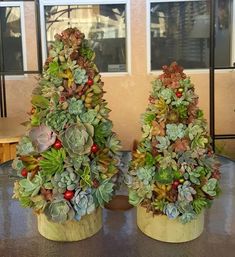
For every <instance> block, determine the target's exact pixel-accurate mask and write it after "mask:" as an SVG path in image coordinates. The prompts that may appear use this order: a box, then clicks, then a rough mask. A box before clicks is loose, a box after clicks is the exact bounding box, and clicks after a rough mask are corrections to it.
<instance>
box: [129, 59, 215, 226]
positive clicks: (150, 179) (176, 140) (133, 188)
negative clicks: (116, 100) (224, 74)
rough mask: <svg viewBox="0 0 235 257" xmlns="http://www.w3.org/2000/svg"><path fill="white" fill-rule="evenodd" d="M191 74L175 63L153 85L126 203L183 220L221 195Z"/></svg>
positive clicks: (132, 163) (143, 117) (131, 171)
mask: <svg viewBox="0 0 235 257" xmlns="http://www.w3.org/2000/svg"><path fill="white" fill-rule="evenodd" d="M197 104H198V96H197V95H196V94H195V92H194V85H193V84H192V83H191V81H190V78H189V77H187V76H186V75H185V74H184V73H183V68H182V67H180V66H178V65H177V64H176V63H172V64H171V65H170V66H169V67H168V66H164V67H163V74H162V75H160V76H159V77H158V78H157V79H156V80H155V81H153V83H152V92H151V95H150V97H149V105H148V108H147V110H146V112H145V113H144V114H143V116H142V139H141V140H140V142H139V143H138V146H137V149H136V151H134V152H133V159H132V161H131V163H130V169H129V174H128V176H127V177H126V183H127V185H128V187H129V201H130V203H131V204H133V205H141V206H143V207H146V210H147V211H151V212H152V213H153V214H156V215H157V214H160V215H167V216H168V217H169V218H170V219H175V218H177V217H178V218H179V220H180V221H181V222H182V223H187V222H189V221H191V220H192V219H193V218H195V217H196V215H197V214H199V213H200V212H201V211H202V210H203V209H204V208H205V207H208V206H210V205H211V203H212V200H213V199H214V198H215V197H216V196H217V195H218V193H219V191H220V190H219V185H218V180H219V179H220V172H219V166H220V165H219V163H218V161H216V159H215V156H214V154H213V152H212V149H211V146H210V137H209V136H208V132H207V123H206V121H205V119H204V118H203V113H202V111H201V110H200V109H199V108H198V107H197Z"/></svg>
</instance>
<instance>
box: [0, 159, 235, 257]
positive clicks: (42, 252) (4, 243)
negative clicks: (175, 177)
mask: <svg viewBox="0 0 235 257" xmlns="http://www.w3.org/2000/svg"><path fill="white" fill-rule="evenodd" d="M221 161H222V164H223V165H222V190H223V192H222V195H221V196H220V198H219V199H217V200H216V201H215V203H214V205H213V207H212V208H211V209H210V210H209V211H208V212H207V214H206V222H205V223H206V225H205V230H204V232H203V234H202V235H201V236H200V237H199V238H198V239H196V240H194V241H191V242H188V243H183V244H168V243H162V242H158V241H155V240H153V239H150V238H148V237H146V236H145V235H144V234H142V233H141V232H140V231H139V230H138V228H137V227H136V215H135V209H132V210H129V211H126V212H112V211H108V210H104V226H103V229H102V230H101V231H100V232H99V233H98V234H97V235H95V236H93V237H92V238H90V239H87V240H84V241H81V242H75V243H58V242H52V241H49V240H47V239H44V238H43V237H41V236H40V235H39V233H38V232H37V225H36V219H35V216H34V215H33V214H32V212H31V210H30V209H22V208H21V207H20V206H19V204H18V202H17V201H15V200H12V199H11V195H12V185H13V179H9V178H8V176H7V173H8V172H10V169H9V165H5V167H2V168H0V256H1V257H15V256H16V257H34V256H35V257H64V256H65V257H73V256H74V257H75V256H76V257H132V256H133V257H140V256H141V257H234V256H235V163H234V162H232V161H230V160H228V159H225V158H221Z"/></svg>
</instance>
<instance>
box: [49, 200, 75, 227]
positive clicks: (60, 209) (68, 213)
mask: <svg viewBox="0 0 235 257" xmlns="http://www.w3.org/2000/svg"><path fill="white" fill-rule="evenodd" d="M44 213H45V215H46V216H47V218H48V219H49V220H51V221H54V222H59V223H64V222H65V221H67V220H72V219H73V218H74V215H75V213H74V210H73V208H72V206H71V204H70V203H69V202H68V201H66V200H65V199H56V200H54V201H53V202H51V203H50V204H48V205H47V206H46V208H45V211H44Z"/></svg>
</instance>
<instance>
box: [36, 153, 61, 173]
mask: <svg viewBox="0 0 235 257" xmlns="http://www.w3.org/2000/svg"><path fill="white" fill-rule="evenodd" d="M41 155H42V157H43V159H42V160H41V161H39V166H40V167H41V169H42V170H43V173H44V174H45V175H54V174H55V173H57V172H58V173H62V171H63V170H64V160H65V157H66V153H65V151H64V149H63V148H61V149H59V150H55V149H54V148H51V150H48V151H46V152H44V153H42V154H41Z"/></svg>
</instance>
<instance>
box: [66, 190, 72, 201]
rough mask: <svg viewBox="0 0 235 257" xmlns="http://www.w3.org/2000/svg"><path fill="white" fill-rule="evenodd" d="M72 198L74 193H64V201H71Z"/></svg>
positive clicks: (68, 191)
mask: <svg viewBox="0 0 235 257" xmlns="http://www.w3.org/2000/svg"><path fill="white" fill-rule="evenodd" d="M73 197H74V191H71V190H67V191H65V192H64V199H66V200H71V199H72V198H73Z"/></svg>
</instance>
